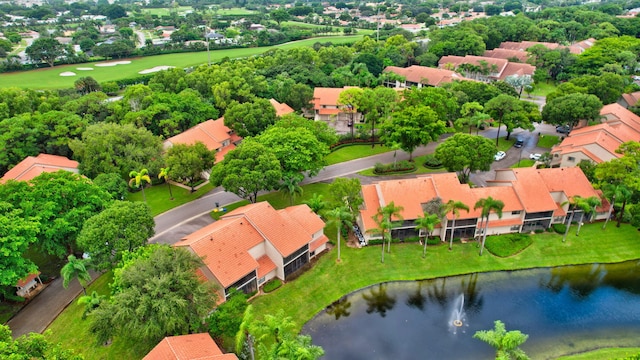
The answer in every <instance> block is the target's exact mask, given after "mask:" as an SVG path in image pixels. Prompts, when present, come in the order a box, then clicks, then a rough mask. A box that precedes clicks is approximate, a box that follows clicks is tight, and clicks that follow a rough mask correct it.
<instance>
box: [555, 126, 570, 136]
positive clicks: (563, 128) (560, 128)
mask: <svg viewBox="0 0 640 360" xmlns="http://www.w3.org/2000/svg"><path fill="white" fill-rule="evenodd" d="M569 130H570V128H569V125H558V126H556V132H557V133H560V134H568V133H569Z"/></svg>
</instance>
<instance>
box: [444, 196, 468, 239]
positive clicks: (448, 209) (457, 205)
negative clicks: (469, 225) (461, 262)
mask: <svg viewBox="0 0 640 360" xmlns="http://www.w3.org/2000/svg"><path fill="white" fill-rule="evenodd" d="M460 210H465V211H466V212H467V213H468V212H469V207H468V206H467V205H466V204H465V203H463V202H462V201H455V200H453V199H451V200H449V201H447V203H446V204H444V212H445V214H448V213H451V215H453V220H452V222H451V237H450V240H449V250H451V249H452V248H453V233H454V232H455V228H456V218H457V217H458V216H460ZM446 233H447V232H446V231H445V234H446Z"/></svg>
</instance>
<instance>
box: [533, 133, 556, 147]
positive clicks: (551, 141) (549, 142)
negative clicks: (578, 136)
mask: <svg viewBox="0 0 640 360" xmlns="http://www.w3.org/2000/svg"><path fill="white" fill-rule="evenodd" d="M559 142H560V137H558V136H555V135H540V139H538V146H539V147H543V148H547V149H551V148H552V147H553V145H555V144H558V143H559Z"/></svg>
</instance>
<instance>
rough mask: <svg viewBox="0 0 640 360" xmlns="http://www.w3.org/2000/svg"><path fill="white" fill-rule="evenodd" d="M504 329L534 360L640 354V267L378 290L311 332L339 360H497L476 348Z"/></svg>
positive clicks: (456, 279) (457, 279) (323, 318)
mask: <svg viewBox="0 0 640 360" xmlns="http://www.w3.org/2000/svg"><path fill="white" fill-rule="evenodd" d="M494 320H502V321H503V322H504V323H505V324H506V327H507V330H520V331H522V332H523V333H525V334H528V335H529V339H528V340H527V342H526V343H525V344H524V345H523V346H522V347H521V348H522V349H523V350H524V351H525V352H526V353H527V354H528V355H529V356H530V357H531V358H533V359H548V358H556V357H558V356H561V355H565V354H572V353H577V352H582V351H588V350H593V349H596V348H599V347H627V346H635V347H637V346H639V345H640V261H632V262H625V263H620V264H606V265H605V264H592V265H579V266H565V267H556V268H545V269H534V270H521V271H505V272H493V273H483V274H471V275H463V276H453V277H447V278H438V279H431V280H422V281H415V282H413V281H411V282H409V281H407V282H391V283H382V284H377V285H373V286H370V287H368V288H365V289H362V290H359V291H357V292H355V293H352V294H350V295H347V296H345V297H344V298H342V299H340V300H339V301H337V302H336V303H334V304H333V305H331V306H330V307H328V308H327V309H326V310H324V311H323V312H321V313H320V314H318V315H317V316H316V317H315V318H314V319H313V320H311V321H310V322H308V323H307V324H306V325H305V327H304V328H303V331H302V332H303V333H305V334H309V335H311V336H312V338H313V342H314V343H315V344H317V345H320V346H322V347H323V348H324V350H325V352H326V358H327V359H332V360H340V359H345V360H346V359H349V360H355V359H491V358H493V356H495V352H494V350H493V348H491V347H490V346H489V345H487V344H486V343H484V342H482V341H480V340H476V339H473V334H474V333H475V332H476V331H477V330H486V329H492V328H493V322H494Z"/></svg>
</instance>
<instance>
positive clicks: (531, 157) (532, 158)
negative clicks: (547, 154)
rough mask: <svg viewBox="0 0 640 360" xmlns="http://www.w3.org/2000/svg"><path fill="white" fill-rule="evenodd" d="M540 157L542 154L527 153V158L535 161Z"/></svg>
mask: <svg viewBox="0 0 640 360" xmlns="http://www.w3.org/2000/svg"><path fill="white" fill-rule="evenodd" d="M541 157H542V154H538V153H535V154H531V155H529V159H531V160H535V161H538V160H540V158H541Z"/></svg>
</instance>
